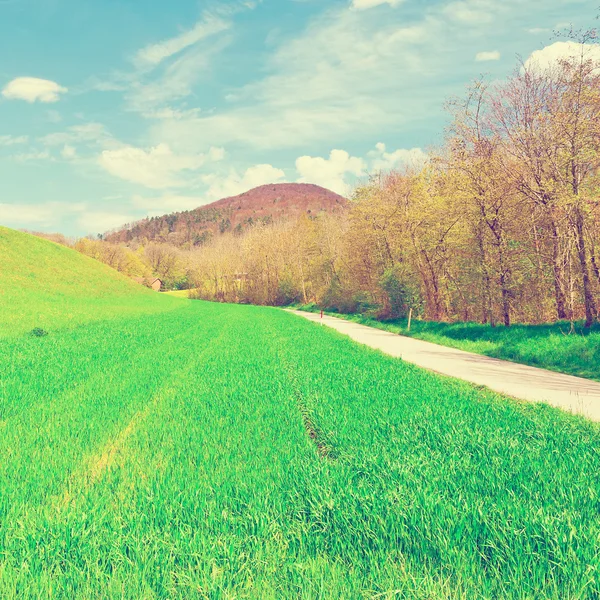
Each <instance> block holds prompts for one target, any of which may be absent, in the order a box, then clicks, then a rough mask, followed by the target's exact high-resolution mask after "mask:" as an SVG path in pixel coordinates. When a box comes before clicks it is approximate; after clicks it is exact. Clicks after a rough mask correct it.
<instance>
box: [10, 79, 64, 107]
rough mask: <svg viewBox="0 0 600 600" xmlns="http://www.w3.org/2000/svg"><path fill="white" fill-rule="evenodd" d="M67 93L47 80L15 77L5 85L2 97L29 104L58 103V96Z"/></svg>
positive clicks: (56, 84)
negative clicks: (37, 102)
mask: <svg viewBox="0 0 600 600" xmlns="http://www.w3.org/2000/svg"><path fill="white" fill-rule="evenodd" d="M67 91H68V90H67V88H65V87H62V86H60V85H59V84H58V83H56V82H55V81H49V80H48V79H37V78H36V77H17V78H16V79H13V80H12V81H11V82H10V83H8V84H7V85H6V87H5V88H4V89H3V90H2V95H3V96H4V97H5V98H7V99H8V100H25V101H26V102H30V103H33V102H36V101H39V102H58V100H59V99H60V95H61V94H66V93H67Z"/></svg>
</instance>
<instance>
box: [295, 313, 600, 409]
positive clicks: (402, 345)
mask: <svg viewBox="0 0 600 600" xmlns="http://www.w3.org/2000/svg"><path fill="white" fill-rule="evenodd" d="M289 312H291V313H293V314H295V315H298V316H300V317H304V318H305V319H308V320H310V321H314V322H317V323H318V322H319V321H320V320H321V319H320V316H319V315H318V314H314V313H307V312H302V311H297V310H292V311H289ZM323 324H324V325H327V326H328V327H332V328H333V329H335V330H337V331H339V332H340V333H343V334H345V335H347V336H349V337H351V338H352V339H353V340H354V341H356V342H359V343H361V344H365V345H366V346H370V347H371V348H376V349H377V350H381V351H382V352H385V353H386V354H389V355H390V356H395V357H397V358H401V359H402V360H405V361H406V362H409V363H412V364H415V365H418V366H419V367H423V368H425V369H429V370H431V371H435V372H437V373H441V374H442V375H448V376H450V377H457V378H458V379H462V380H464V381H469V382H471V383H475V384H477V385H484V386H485V387H487V388H489V389H491V390H494V391H495V392H499V393H501V394H506V395H507V396H512V397H513V398H519V399H521V400H528V401H530V402H546V403H548V404H551V405H552V406H556V407H558V408H562V409H564V410H567V411H569V412H572V413H576V414H580V415H583V416H585V417H587V418H589V419H592V420H593V421H600V383H598V382H595V381H591V380H589V379H583V378H581V377H573V376H572V375H564V374H562V373H556V372H554V371H546V370H545V369H537V368H535V367H529V366H526V365H520V364H517V363H512V362H508V361H505V360H498V359H496V358H490V357H489V356H482V355H480V354H472V353H470V352H464V351H463V350H456V349H455V348H447V347H445V346H438V345H437V344H432V343H430V342H424V341H422V340H416V339H414V338H409V337H405V336H401V335H397V334H395V333H390V332H389V331H382V330H381V329H375V328H373V327H367V326H365V325H360V324H358V323H353V322H351V321H344V320H343V319H338V318H336V317H329V316H324V317H323Z"/></svg>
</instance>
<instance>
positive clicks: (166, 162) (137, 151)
mask: <svg viewBox="0 0 600 600" xmlns="http://www.w3.org/2000/svg"><path fill="white" fill-rule="evenodd" d="M224 155H225V153H224V151H223V149H222V148H211V149H210V151H209V152H208V154H195V155H191V154H190V155H185V154H175V153H174V152H173V151H172V150H171V148H170V147H169V145H168V144H159V145H158V146H155V147H154V148H150V149H149V150H144V149H142V148H136V147H133V146H124V147H122V148H117V149H115V150H104V152H102V154H101V155H100V158H99V164H100V166H101V167H102V168H104V169H105V170H106V171H107V172H108V173H110V174H111V175H114V176H115V177H119V178H120V179H124V180H125V181H129V182H131V183H138V184H140V185H143V186H145V187H147V188H151V189H166V188H175V187H182V186H184V185H186V183H187V182H186V180H185V179H184V178H182V172H184V171H195V170H197V169H199V168H200V167H202V166H203V165H204V164H205V163H206V162H207V161H213V162H215V161H219V160H222V159H223V157H224Z"/></svg>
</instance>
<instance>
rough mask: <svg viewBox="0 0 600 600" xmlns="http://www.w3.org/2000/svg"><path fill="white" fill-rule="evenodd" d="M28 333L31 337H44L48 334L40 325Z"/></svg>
mask: <svg viewBox="0 0 600 600" xmlns="http://www.w3.org/2000/svg"><path fill="white" fill-rule="evenodd" d="M29 333H30V335H32V336H33V337H44V336H46V335H48V332H47V331H46V330H45V329H42V328H41V327H35V328H33V329H32V330H31V331H30V332H29Z"/></svg>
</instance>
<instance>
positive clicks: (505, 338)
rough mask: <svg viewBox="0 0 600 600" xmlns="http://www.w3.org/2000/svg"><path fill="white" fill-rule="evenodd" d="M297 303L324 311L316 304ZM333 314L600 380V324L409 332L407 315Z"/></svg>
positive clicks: (424, 325) (423, 326)
mask: <svg viewBox="0 0 600 600" xmlns="http://www.w3.org/2000/svg"><path fill="white" fill-rule="evenodd" d="M296 308H298V309H299V310H308V311H309V312H318V311H319V310H320V309H319V308H318V307H316V306H315V305H307V306H297V307H296ZM328 314H331V315H333V316H339V317H341V318H343V319H348V320H350V321H356V322H357V323H362V324H363V325H369V326H370V327H377V328H378V329H384V330H385V331H391V332H393V333H399V334H402V335H407V336H410V337H414V338H418V339H421V340H425V341H427V342H433V343H434V344H441V345H442V346H450V347H452V348H458V349H460V350H466V351H467V352H474V353H475V354H484V355H486V356H493V357H494V358H502V359H504V360H510V361H513V362H518V363H523V364H526V365H532V366H534V367H542V368H545V369H551V370H553V371H560V372H561V373H569V374H570V375H578V376H580V377H587V378H588V379H595V380H596V381H600V325H595V326H594V327H593V328H592V329H591V330H588V331H586V330H585V329H584V328H583V325H582V323H576V324H575V329H574V331H573V332H571V324H570V323H564V322H560V323H552V324H548V325H519V324H516V325H513V326H512V327H510V328H507V327H504V326H503V325H501V326H497V327H490V326H489V325H481V324H480V323H436V322H431V321H419V320H413V321H412V324H411V330H410V332H409V331H408V329H407V326H408V321H407V320H406V319H393V320H387V321H379V320H377V319H374V318H372V317H368V316H365V315H345V314H344V315H340V314H337V313H328Z"/></svg>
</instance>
